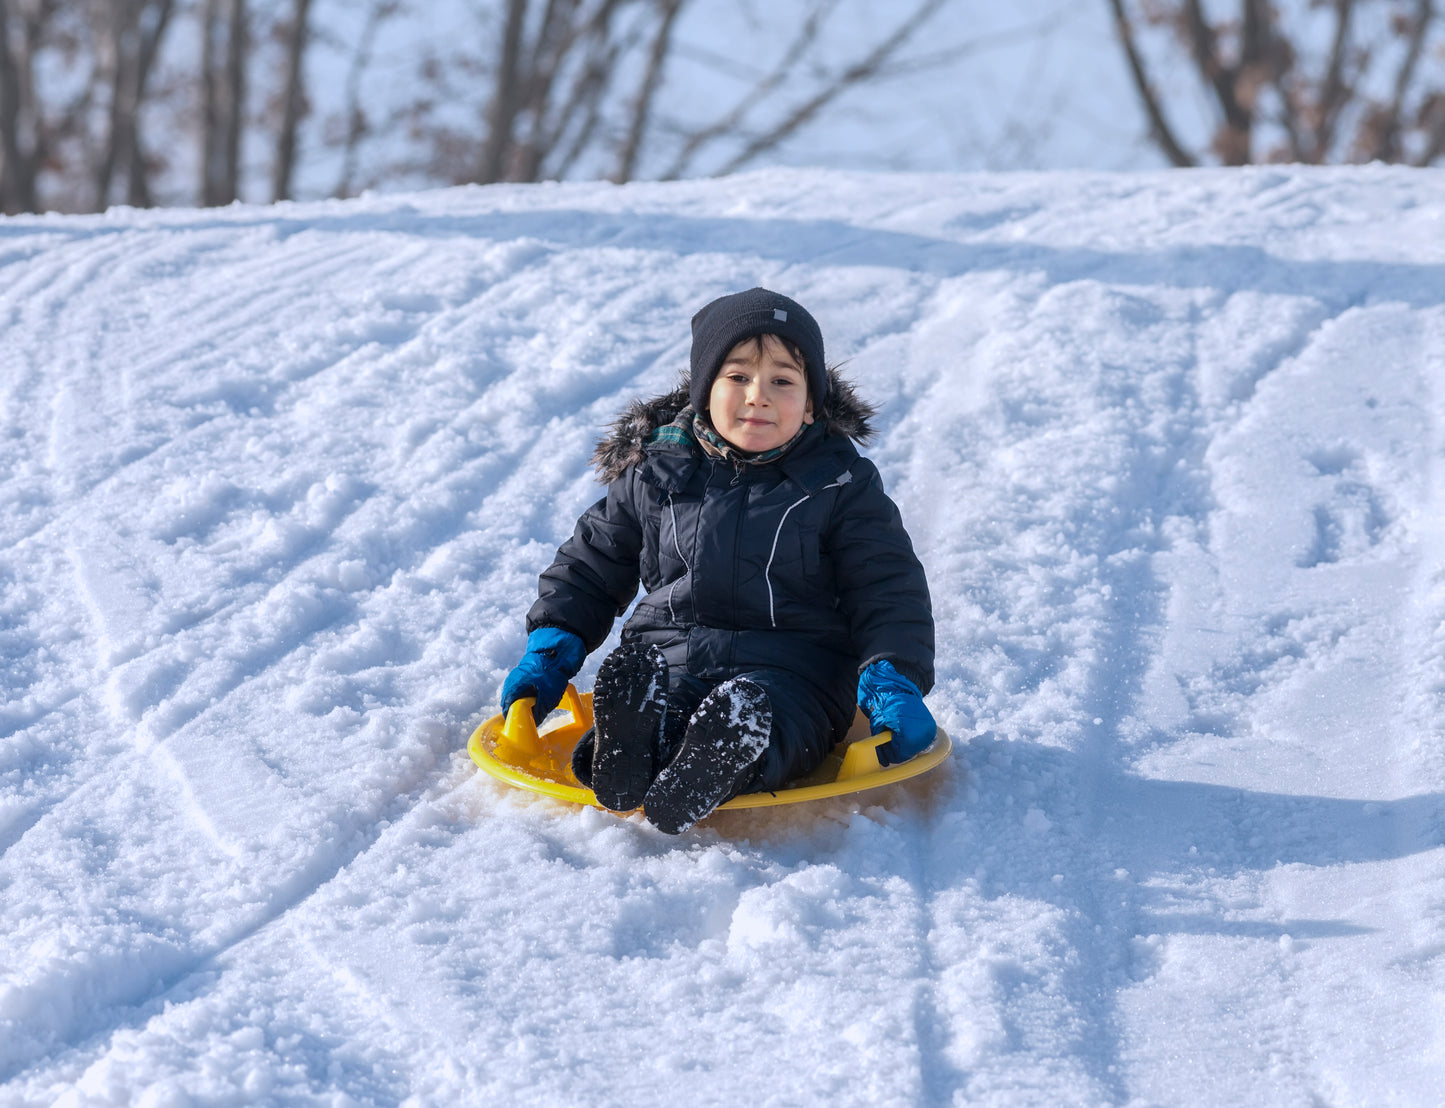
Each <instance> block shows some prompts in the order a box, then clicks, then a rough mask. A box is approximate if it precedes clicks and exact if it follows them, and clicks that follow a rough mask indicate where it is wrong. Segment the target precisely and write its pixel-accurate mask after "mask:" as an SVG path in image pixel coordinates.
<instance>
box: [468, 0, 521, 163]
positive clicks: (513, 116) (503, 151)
mask: <svg viewBox="0 0 1445 1108" xmlns="http://www.w3.org/2000/svg"><path fill="white" fill-rule="evenodd" d="M526 22H527V0H507V22H506V26H505V28H504V29H503V32H502V51H501V56H500V57H499V58H498V59H497V77H496V80H495V82H494V83H493V88H492V102H491V105H490V109H489V111H488V113H487V141H486V145H485V146H483V148H482V161H481V165H480V166H478V169H477V178H476V179H477V183H478V184H491V183H492V182H494V181H500V180H501V179H502V171H503V169H504V168H505V167H506V162H507V157H508V155H509V154H510V153H511V149H512V144H513V140H514V136H515V134H516V127H517V114H518V111H519V109H520V108H521V105H522V89H521V84H522V81H521V62H522V30H523V27H524V26H525V24H526Z"/></svg>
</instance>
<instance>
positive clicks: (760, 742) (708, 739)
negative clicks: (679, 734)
mask: <svg viewBox="0 0 1445 1108" xmlns="http://www.w3.org/2000/svg"><path fill="white" fill-rule="evenodd" d="M772 716H773V713H772V710H771V707H770V706H769V704H768V696H767V693H765V692H763V690H762V689H760V688H759V687H758V686H757V685H755V684H753V683H752V682H751V681H748V680H745V679H734V680H732V681H727V682H724V683H723V684H722V685H719V686H718V687H717V688H716V689H714V690H713V691H712V692H710V693H708V695H707V696H706V697H705V698H704V699H703V702H702V703H701V704H700V705H698V709H697V711H696V712H695V713H694V714H693V717H692V720H691V721H690V722H689V723H688V725H687V733H686V735H685V736H684V737H683V741H682V749H681V750H679V751H678V752H677V757H675V758H674V759H673V760H672V762H671V763H669V765H668V766H667V768H665V769H664V770H663V771H662V772H661V773H659V774H658V775H657V780H655V781H654V782H653V783H652V787H651V788H650V789H648V790H647V795H646V797H644V799H643V811H644V813H645V814H646V815H647V819H648V822H649V823H651V824H652V825H653V826H654V827H656V828H657V829H658V830H659V831H662V832H665V833H666V834H669V835H680V834H682V832H684V831H686V830H687V829H688V828H689V827H691V826H692V825H693V824H694V823H696V822H697V821H698V820H700V819H702V818H703V817H704V816H706V815H707V814H708V813H710V812H711V811H712V810H713V809H714V808H716V807H717V806H718V805H719V804H721V803H722V802H723V801H725V800H727V799H728V798H729V797H731V796H732V795H733V793H734V791H735V790H736V788H737V785H738V782H739V781H740V780H741V779H742V776H743V774H744V773H746V772H747V770H748V769H749V768H750V767H751V766H752V765H753V763H755V762H756V761H757V760H758V758H760V757H761V756H762V753H763V751H765V750H766V749H767V748H768V741H769V737H770V732H771V730H772Z"/></svg>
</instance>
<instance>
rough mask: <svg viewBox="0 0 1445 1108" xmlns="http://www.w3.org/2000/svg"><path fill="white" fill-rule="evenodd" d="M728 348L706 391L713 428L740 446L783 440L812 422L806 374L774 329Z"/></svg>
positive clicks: (761, 446)
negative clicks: (772, 332) (771, 331)
mask: <svg viewBox="0 0 1445 1108" xmlns="http://www.w3.org/2000/svg"><path fill="white" fill-rule="evenodd" d="M760 338H761V341H759V340H758V339H744V340H743V341H742V342H740V343H738V344H737V345H736V346H734V347H733V348H732V349H731V350H730V351H728V356H727V357H726V358H725V359H724V360H723V364H722V368H721V369H719V370H718V371H717V376H716V377H715V378H713V382H712V391H711V392H710V393H708V414H709V415H710V416H711V417H712V425H713V429H714V430H716V431H717V433H718V434H719V435H721V436H722V437H723V438H725V439H727V441H728V442H730V443H732V444H733V445H734V446H736V447H737V448H738V449H739V450H746V451H747V452H748V453H750V454H756V453H757V452H758V451H760V450H772V449H774V448H775V447H779V446H782V445H783V444H784V443H786V442H788V441H789V440H790V439H791V438H792V437H793V436H794V435H796V434H797V433H798V429H799V428H801V427H802V426H803V424H805V423H812V422H813V402H812V399H811V398H810V397H809V396H808V375H807V373H806V372H805V371H804V370H803V367H802V366H801V365H800V364H799V363H798V361H797V360H796V359H795V358H794V357H793V355H792V354H791V353H789V352H788V348H787V347H786V346H784V345H783V343H782V342H781V341H780V340H779V339H778V337H777V336H776V335H762V336H760Z"/></svg>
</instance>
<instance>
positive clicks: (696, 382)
mask: <svg viewBox="0 0 1445 1108" xmlns="http://www.w3.org/2000/svg"><path fill="white" fill-rule="evenodd" d="M755 335H777V336H778V337H779V338H785V339H787V340H788V341H789V342H791V343H793V344H794V345H796V346H797V347H798V349H799V350H801V351H802V352H803V368H804V370H806V372H807V374H808V396H809V397H810V398H811V399H812V401H813V411H814V413H815V414H818V415H821V414H822V412H823V401H824V400H826V399H827V397H828V369H827V366H826V364H825V363H824V361H823V332H822V330H821V329H820V328H819V327H818V321H817V320H816V319H814V318H813V317H812V316H811V315H809V314H808V309H806V308H804V307H803V305H801V304H799V303H798V302H797V301H796V300H792V299H789V298H788V297H786V296H784V295H783V294H782V293H778V292H769V291H768V290H767V289H748V291H747V292H735V293H731V294H729V295H728V296H720V297H718V298H717V299H716V300H714V301H712V302H711V303H710V304H705V305H703V307H702V308H701V309H700V310H699V311H698V313H697V315H695V316H693V317H692V378H691V381H690V383H689V387H688V398H689V399H690V400H691V402H692V406H693V408H694V410H696V411H699V412H702V411H706V410H707V401H708V394H709V393H711V392H712V382H713V378H714V377H716V376H717V371H718V370H719V369H721V368H722V364H723V360H724V359H725V358H726V357H727V356H728V351H729V350H731V349H732V348H733V347H734V346H736V345H737V344H738V343H740V342H742V341H743V339H750V338H752V337H753V336H755Z"/></svg>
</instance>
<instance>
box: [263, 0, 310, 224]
mask: <svg viewBox="0 0 1445 1108" xmlns="http://www.w3.org/2000/svg"><path fill="white" fill-rule="evenodd" d="M310 9H311V0H295V6H294V7H293V9H292V13H291V27H290V29H289V32H288V34H287V38H286V87H285V89H284V90H283V91H282V94H281V130H280V132H279V133H278V134H277V136H276V165H275V168H274V171H273V173H272V177H271V197H272V199H273V200H290V199H291V178H292V176H293V175H294V173H295V167H296V130H297V127H298V126H299V125H300V123H301V115H302V112H303V111H304V110H305V107H306V91H305V61H306V46H307V40H308V38H309V37H310V26H309V21H310V18H311V10H310Z"/></svg>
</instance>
